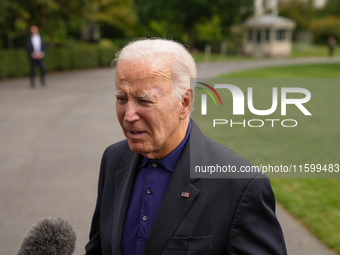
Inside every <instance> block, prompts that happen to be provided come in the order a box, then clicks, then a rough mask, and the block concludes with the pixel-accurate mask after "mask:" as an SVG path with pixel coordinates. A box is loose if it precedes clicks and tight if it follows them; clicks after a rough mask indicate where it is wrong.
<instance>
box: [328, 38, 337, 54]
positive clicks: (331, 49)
mask: <svg viewBox="0 0 340 255" xmlns="http://www.w3.org/2000/svg"><path fill="white" fill-rule="evenodd" d="M335 46H336V40H335V37H334V36H330V37H329V38H328V49H329V51H328V55H329V56H330V57H333V55H334V48H335Z"/></svg>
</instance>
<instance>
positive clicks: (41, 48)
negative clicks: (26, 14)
mask: <svg viewBox="0 0 340 255" xmlns="http://www.w3.org/2000/svg"><path fill="white" fill-rule="evenodd" d="M30 33H31V36H30V37H29V38H27V40H26V50H27V52H28V57H29V60H30V76H31V87H32V88H34V87H35V82H34V75H35V66H36V65H37V66H39V68H40V75H41V79H40V82H41V86H45V67H44V57H45V43H44V41H43V39H42V38H41V36H40V34H39V28H38V27H37V26H31V27H30Z"/></svg>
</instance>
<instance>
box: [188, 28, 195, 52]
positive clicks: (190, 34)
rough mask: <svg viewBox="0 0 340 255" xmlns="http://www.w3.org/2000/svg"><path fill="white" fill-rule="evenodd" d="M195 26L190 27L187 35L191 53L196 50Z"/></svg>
mask: <svg viewBox="0 0 340 255" xmlns="http://www.w3.org/2000/svg"><path fill="white" fill-rule="evenodd" d="M193 30H194V29H193V26H192V25H190V26H189V27H188V30H187V33H188V47H189V51H192V50H194V48H195V44H194V32H193Z"/></svg>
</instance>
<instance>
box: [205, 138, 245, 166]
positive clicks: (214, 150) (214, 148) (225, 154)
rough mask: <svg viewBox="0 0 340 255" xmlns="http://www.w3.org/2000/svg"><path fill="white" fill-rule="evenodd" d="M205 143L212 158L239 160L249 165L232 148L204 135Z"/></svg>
mask: <svg viewBox="0 0 340 255" xmlns="http://www.w3.org/2000/svg"><path fill="white" fill-rule="evenodd" d="M205 144H206V146H207V147H208V148H209V151H210V154H211V155H212V157H214V158H221V159H224V160H225V159H228V161H230V162H234V163H235V162H239V163H242V164H246V165H251V164H250V163H249V162H248V161H247V160H246V159H245V158H243V157H242V156H240V155H239V154H237V153H236V152H235V151H233V150H232V149H230V148H228V147H226V146H224V145H222V144H220V143H218V142H215V141H214V140H211V139H210V138H208V137H205Z"/></svg>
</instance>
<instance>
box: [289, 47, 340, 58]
mask: <svg viewBox="0 0 340 255" xmlns="http://www.w3.org/2000/svg"><path fill="white" fill-rule="evenodd" d="M326 56H328V46H327V45H326V44H325V45H309V46H307V45H299V44H294V45H293V51H292V57H326ZM334 56H340V48H339V47H337V48H335V50H334Z"/></svg>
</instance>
